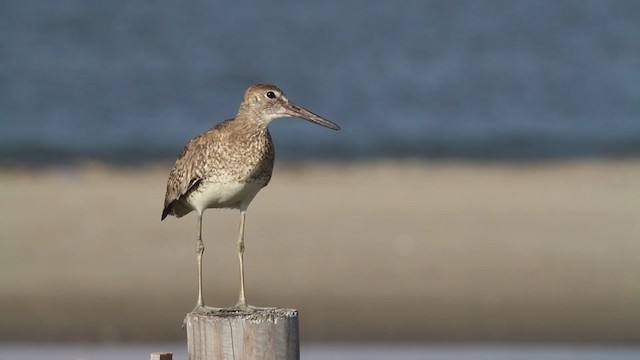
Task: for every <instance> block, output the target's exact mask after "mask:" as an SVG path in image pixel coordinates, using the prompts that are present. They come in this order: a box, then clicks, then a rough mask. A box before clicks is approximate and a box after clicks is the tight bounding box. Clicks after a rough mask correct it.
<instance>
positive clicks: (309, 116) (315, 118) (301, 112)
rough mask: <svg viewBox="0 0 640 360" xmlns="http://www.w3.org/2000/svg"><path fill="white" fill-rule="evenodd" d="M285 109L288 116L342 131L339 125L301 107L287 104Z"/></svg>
mask: <svg viewBox="0 0 640 360" xmlns="http://www.w3.org/2000/svg"><path fill="white" fill-rule="evenodd" d="M284 108H285V113H286V114H287V115H290V116H295V117H299V118H301V119H305V120H307V121H310V122H312V123H314V124H318V125H322V126H324V127H328V128H329V129H333V130H340V126H338V124H335V123H333V122H331V121H329V120H327V119H325V118H323V117H322V116H319V115H316V114H314V113H312V112H311V111H309V110H307V109H305V108H303V107H300V106H298V105H296V104H293V103H290V102H287V104H286V105H285V106H284Z"/></svg>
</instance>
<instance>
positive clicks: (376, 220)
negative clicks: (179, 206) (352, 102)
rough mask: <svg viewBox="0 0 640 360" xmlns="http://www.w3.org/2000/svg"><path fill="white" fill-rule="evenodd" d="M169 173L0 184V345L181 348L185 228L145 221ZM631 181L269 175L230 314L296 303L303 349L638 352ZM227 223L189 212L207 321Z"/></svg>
mask: <svg viewBox="0 0 640 360" xmlns="http://www.w3.org/2000/svg"><path fill="white" fill-rule="evenodd" d="M170 168H171V164H152V165H146V166H144V167H141V168H139V169H133V168H128V167H111V166H109V165H103V164H96V163H87V164H84V165H81V166H78V167H70V168H65V167H63V168H62V169H60V168H54V169H39V170H38V169H36V170H29V169H7V168H1V169H0V184H2V186H1V187H0V196H2V198H3V199H4V201H3V202H2V205H0V206H2V214H3V216H2V217H0V238H1V239H2V251H1V252H0V288H2V289H3V290H2V292H0V306H1V307H2V308H3V309H5V310H4V311H2V314H3V315H2V317H3V321H1V322H0V337H1V338H2V339H4V340H6V341H23V340H25V341H26V340H52V341H87V340H91V341H112V340H113V341H122V340H125V341H153V340H163V341H165V340H178V339H181V338H182V336H183V334H182V333H181V331H180V327H179V324H180V322H181V320H182V317H183V316H184V314H185V313H186V312H188V311H190V310H191V308H192V307H193V305H194V303H195V297H196V291H195V290H196V289H195V256H194V251H193V247H194V245H195V242H194V239H195V217H193V216H192V215H187V216H186V217H185V218H182V219H176V218H170V219H168V221H167V220H165V221H163V222H160V212H161V210H162V200H163V196H164V187H165V185H166V177H167V175H168V173H169V170H170ZM639 179H640V160H638V159H625V160H616V161H606V160H600V159H598V160H580V161H561V162H543V163H535V164H531V163H524V164H517V165H514V164H505V163H491V164H486V163H482V164H478V163H474V162H457V161H456V162H439V161H438V162H422V161H401V162H393V161H380V162H366V163H355V164H337V165H336V164H333V163H322V164H306V163H305V164H277V165H276V169H275V170H274V176H273V179H272V182H271V183H270V184H269V186H267V187H266V188H265V189H263V190H262V191H261V192H260V193H259V194H258V196H257V197H256V199H255V200H254V201H253V203H252V205H251V207H250V208H249V212H248V215H247V233H246V238H245V241H246V254H245V264H246V273H247V292H248V293H247V296H248V300H249V302H250V303H252V304H254V305H258V306H279V307H294V308H297V309H298V310H299V311H300V313H301V324H300V326H301V336H302V341H378V340H384V341H425V342H430V341H456V342H457V341H516V342H536V341H553V342H562V341H565V342H567V341H568V342H591V341H600V342H621V343H625V342H637V341H640V335H639V334H640V331H638V330H639V329H640V310H639V309H640V288H638V286H637V285H636V283H637V281H636V280H637V279H638V278H639V276H640V263H639V262H638V261H637V256H636V254H638V253H639V252H640V243H639V242H638V241H637V234H640V224H639V222H638V219H639V218H640V181H638V180H639ZM237 221H238V215H237V212H236V211H229V210H226V211H225V210H208V211H207V212H206V213H205V217H204V223H205V228H204V230H203V231H204V232H203V237H204V241H205V247H206V251H205V258H204V281H205V282H204V287H205V301H206V302H207V304H208V305H211V306H227V305H232V304H233V303H234V302H235V299H236V297H237V286H238V284H237V282H238V280H237V257H236V254H235V236H236V231H237ZM9 309H10V310H9ZM407 309H409V310H407Z"/></svg>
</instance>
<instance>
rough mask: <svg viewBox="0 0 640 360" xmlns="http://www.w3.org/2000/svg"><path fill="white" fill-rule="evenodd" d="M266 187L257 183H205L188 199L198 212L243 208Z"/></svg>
mask: <svg viewBox="0 0 640 360" xmlns="http://www.w3.org/2000/svg"><path fill="white" fill-rule="evenodd" d="M263 186H264V185H263V184H261V183H256V182H242V183H241V182H235V181H233V182H216V181H204V182H202V183H201V184H200V185H199V186H198V189H197V190H195V191H193V192H192V193H191V194H189V196H188V197H187V202H188V203H189V204H190V205H191V206H192V207H193V208H194V209H195V210H196V211H202V210H204V209H207V208H241V207H242V205H243V204H246V205H247V206H248V204H249V202H251V200H252V199H253V198H254V197H255V196H256V194H257V193H258V191H260V189H261V188H262V187H263Z"/></svg>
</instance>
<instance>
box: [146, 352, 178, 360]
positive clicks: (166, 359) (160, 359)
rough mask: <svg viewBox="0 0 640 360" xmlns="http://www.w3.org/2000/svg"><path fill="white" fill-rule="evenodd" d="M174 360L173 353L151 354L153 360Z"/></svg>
mask: <svg viewBox="0 0 640 360" xmlns="http://www.w3.org/2000/svg"><path fill="white" fill-rule="evenodd" d="M171 359H173V353H165V352H154V353H151V360H171Z"/></svg>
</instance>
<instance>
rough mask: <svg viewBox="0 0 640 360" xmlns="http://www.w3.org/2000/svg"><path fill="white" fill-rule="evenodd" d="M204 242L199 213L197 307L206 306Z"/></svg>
mask: <svg viewBox="0 0 640 360" xmlns="http://www.w3.org/2000/svg"><path fill="white" fill-rule="evenodd" d="M203 253H204V243H203V242H202V214H198V239H197V240H196V260H197V262H198V302H197V303H196V308H199V307H203V306H204V300H203V299H202V254H203Z"/></svg>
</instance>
